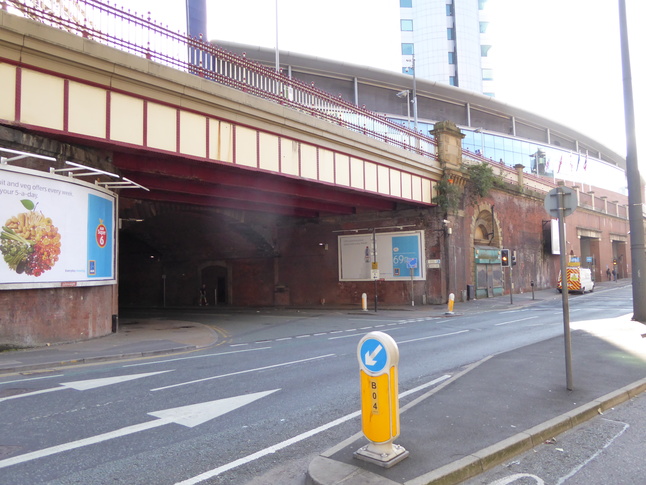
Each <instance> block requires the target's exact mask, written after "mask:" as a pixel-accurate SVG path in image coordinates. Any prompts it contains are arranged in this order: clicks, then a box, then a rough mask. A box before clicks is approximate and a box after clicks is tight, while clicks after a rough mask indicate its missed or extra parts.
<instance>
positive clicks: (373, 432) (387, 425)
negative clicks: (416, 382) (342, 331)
mask: <svg viewBox="0 0 646 485" xmlns="http://www.w3.org/2000/svg"><path fill="white" fill-rule="evenodd" d="M357 358H358V359H359V367H360V375H361V428H362V431H363V434H364V435H365V437H366V438H367V439H368V440H369V441H370V442H371V443H369V444H368V445H366V446H364V447H362V448H360V449H359V450H357V451H356V452H355V453H354V457H355V458H358V459H360V460H364V461H368V462H370V463H374V464H376V465H379V466H382V467H384V468H390V467H391V466H393V465H395V464H397V463H399V462H400V461H401V460H403V459H404V458H406V457H407V456H408V451H406V450H405V449H404V448H403V447H402V446H399V445H395V444H393V441H394V440H395V438H397V437H398V436H399V381H398V375H397V372H398V364H399V349H398V348H397V344H396V343H395V340H394V339H393V338H392V337H391V336H390V335H388V334H386V333H384V332H370V333H368V334H367V335H365V336H364V337H363V338H362V339H361V341H360V342H359V346H358V348H357Z"/></svg>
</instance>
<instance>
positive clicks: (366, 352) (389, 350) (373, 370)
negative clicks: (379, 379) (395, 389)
mask: <svg viewBox="0 0 646 485" xmlns="http://www.w3.org/2000/svg"><path fill="white" fill-rule="evenodd" d="M357 357H358V358H359V364H360V365H361V369H362V370H363V371H364V372H366V373H367V374H369V375H372V376H376V375H379V374H381V373H382V372H383V371H386V372H388V370H389V369H390V367H392V366H393V365H396V364H397V363H398V362H399V350H398V349H397V344H396V343H395V340H394V339H393V338H392V337H391V336H390V335H388V334H387V333H383V332H370V333H369V334H367V335H366V336H364V337H363V338H362V339H361V341H360V342H359V347H358V349H357Z"/></svg>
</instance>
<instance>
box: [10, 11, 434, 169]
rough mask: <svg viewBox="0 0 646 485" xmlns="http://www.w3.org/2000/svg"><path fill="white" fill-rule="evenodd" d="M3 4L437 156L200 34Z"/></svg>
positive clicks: (129, 15) (123, 14)
mask: <svg viewBox="0 0 646 485" xmlns="http://www.w3.org/2000/svg"><path fill="white" fill-rule="evenodd" d="M0 5H1V6H2V9H3V10H5V11H7V12H9V13H12V14H18V15H23V16H25V17H28V18H30V19H32V20H35V21H38V22H41V23H43V24H46V25H49V26H51V27H55V28H58V29H61V30H64V31H67V32H70V33H72V34H75V35H79V36H82V37H84V38H87V39H91V40H93V41H96V42H99V43H102V44H105V45H108V46H110V47H114V48H116V49H119V50H122V51H125V52H128V53H130V54H134V55H137V56H140V57H144V58H146V59H149V60H151V61H154V62H158V63H160V64H163V65H166V66H169V67H173V68H175V69H179V70H182V71H185V72H190V73H192V74H195V75H198V76H201V77H204V78H206V79H210V80H213V81H215V82H218V83H220V84H223V85H226V86H229V87H232V88H235V89H238V90H241V91H244V92H246V93H249V94H252V95H254V96H258V97H261V98H265V99H269V100H272V101H274V102H277V103H280V104H282V105H285V106H289V107H290V108H293V109H296V110H298V111H301V112H304V113H307V114H309V115H311V116H315V117H317V118H319V119H323V120H326V121H328V122H331V123H334V124H336V125H340V126H343V127H345V128H347V129H350V130H353V131H355V132H358V133H362V134H364V135H366V136H368V137H371V138H374V139H378V140H380V141H383V142H385V143H388V144H390V145H394V146H398V147H400V148H403V149H406V150H410V151H412V152H415V153H418V154H420V155H423V156H426V157H430V158H432V159H437V154H436V151H437V150H436V145H437V144H436V141H435V139H434V138H432V137H429V136H426V135H424V134H422V133H417V132H415V131H414V130H410V129H408V128H406V127H404V126H402V125H400V124H398V123H396V122H394V121H391V120H389V119H387V118H386V117H385V116H384V115H382V114H379V113H375V112H372V111H369V110H367V109H365V108H362V107H359V106H356V105H354V104H352V103H350V102H347V101H345V100H343V99H342V98H340V97H335V96H333V95H331V94H329V93H326V92H324V91H322V90H320V89H318V88H316V87H315V86H314V85H312V84H307V83H304V82H302V81H299V80H297V79H291V78H289V77H287V76H285V75H283V74H282V73H280V72H276V71H275V70H272V69H270V68H267V67H265V66H263V65H261V64H259V63H257V62H255V61H251V60H249V59H247V58H245V57H244V56H238V55H235V54H233V53H231V52H228V51H226V50H224V49H222V48H220V47H218V46H216V45H213V44H211V43H209V42H207V41H206V40H204V39H202V38H194V37H189V36H187V35H186V34H183V33H180V32H174V31H172V30H171V29H169V28H168V27H164V26H162V25H160V24H158V23H157V22H155V21H154V20H152V19H151V17H150V15H147V16H145V17H144V16H140V15H139V14H137V13H134V12H131V11H130V10H125V9H123V8H122V7H118V6H116V5H111V4H110V3H109V2H104V1H97V0H0Z"/></svg>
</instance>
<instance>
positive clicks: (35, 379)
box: [0, 374, 65, 386]
mask: <svg viewBox="0 0 646 485" xmlns="http://www.w3.org/2000/svg"><path fill="white" fill-rule="evenodd" d="M64 375H65V374H55V375H51V376H43V377H29V378H27V379H16V380H15V381H6V382H0V386H1V385H4V384H15V383H16V382H29V381H38V380H41V379H53V378H54V377H63V376H64Z"/></svg>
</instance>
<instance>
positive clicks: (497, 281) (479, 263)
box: [471, 205, 504, 298]
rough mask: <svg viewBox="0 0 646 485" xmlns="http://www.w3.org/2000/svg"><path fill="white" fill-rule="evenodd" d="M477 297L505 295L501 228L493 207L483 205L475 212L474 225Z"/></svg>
mask: <svg viewBox="0 0 646 485" xmlns="http://www.w3.org/2000/svg"><path fill="white" fill-rule="evenodd" d="M471 227H472V235H473V263H474V279H475V290H476V291H475V297H476V298H489V297H493V296H500V295H502V294H503V293H504V281H503V272H502V266H501V262H500V241H501V240H502V238H501V234H500V226H499V224H498V223H497V221H496V218H495V216H494V212H493V206H486V205H483V206H481V207H479V208H478V210H476V211H475V215H474V218H473V223H472V226H471Z"/></svg>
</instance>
